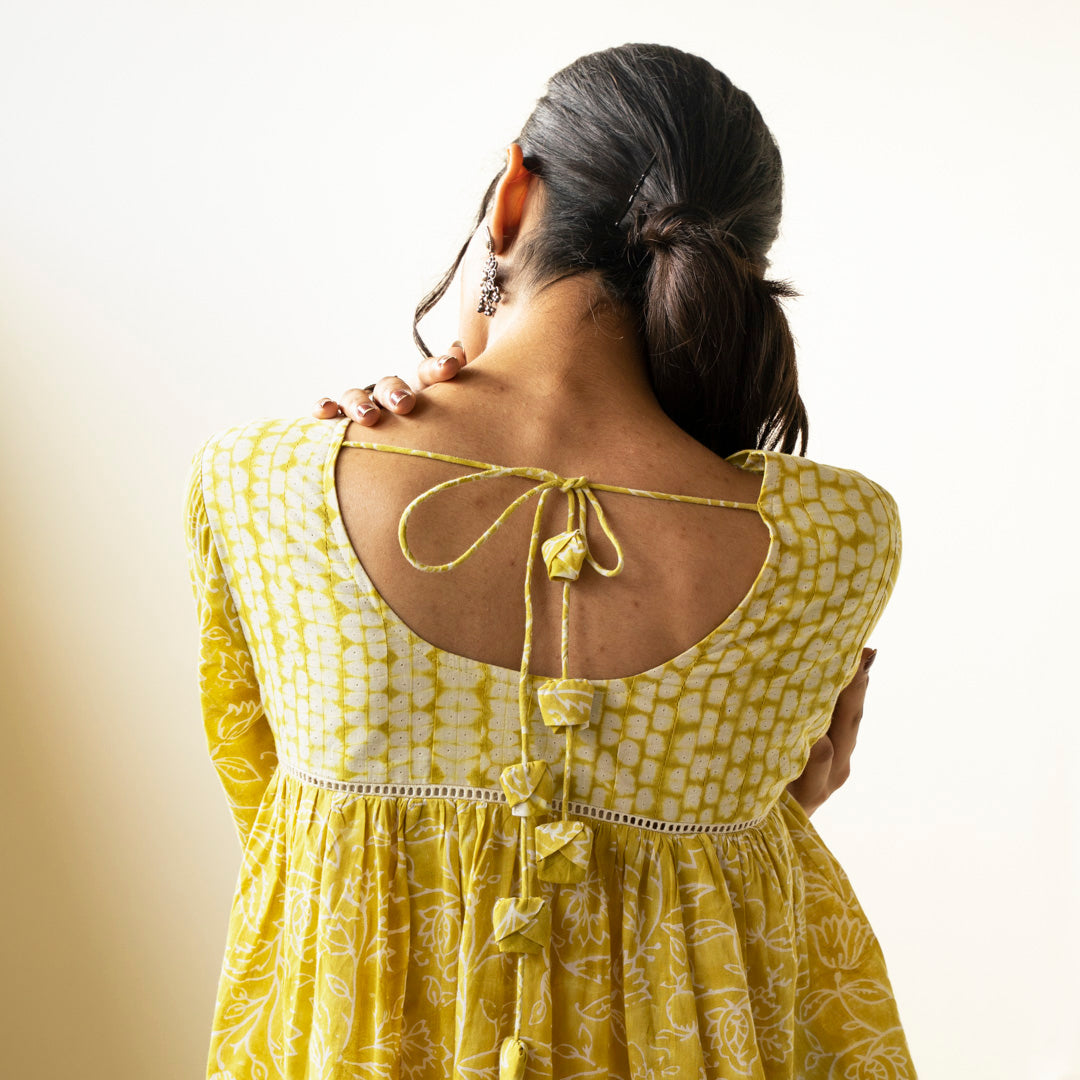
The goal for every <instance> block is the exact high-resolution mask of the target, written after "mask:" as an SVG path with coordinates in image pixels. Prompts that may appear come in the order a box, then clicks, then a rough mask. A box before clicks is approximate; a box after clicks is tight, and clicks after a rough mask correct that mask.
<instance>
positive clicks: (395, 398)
mask: <svg viewBox="0 0 1080 1080" xmlns="http://www.w3.org/2000/svg"><path fill="white" fill-rule="evenodd" d="M410 397H412V394H411V393H410V392H409V391H408V390H394V391H392V392H391V394H390V404H391V405H400V404H401V402H403V401H404V400H405V399H406V398H410Z"/></svg>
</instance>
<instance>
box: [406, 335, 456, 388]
mask: <svg viewBox="0 0 1080 1080" xmlns="http://www.w3.org/2000/svg"><path fill="white" fill-rule="evenodd" d="M464 366H465V350H464V349H463V348H462V347H461V342H460V341H455V342H454V343H453V345H451V346H450V348H449V349H447V350H446V352H444V353H443V354H442V355H441V356H429V357H428V358H427V359H426V360H421V361H420V366H419V367H418V368H417V369H416V375H417V378H419V380H420V386H421V389H422V388H423V387H425V386H431V384H432V383H437V382H446V380H447V379H452V378H453V377H454V376H455V375H456V374H457V373H458V372H459V371H460V370H461V369H462V368H463V367H464Z"/></svg>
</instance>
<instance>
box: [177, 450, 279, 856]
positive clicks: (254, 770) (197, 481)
mask: <svg viewBox="0 0 1080 1080" xmlns="http://www.w3.org/2000/svg"><path fill="white" fill-rule="evenodd" d="M205 447H206V444H205V443H204V444H203V445H202V446H201V447H199V449H198V451H196V453H195V456H194V458H193V459H192V462H191V467H190V472H189V474H188V480H187V484H186V489H187V490H186V497H185V523H186V530H185V540H186V544H187V555H188V568H189V571H190V575H191V586H192V590H193V591H194V594H195V604H196V609H197V614H198V620H199V660H198V674H199V695H200V700H201V703H202V715H203V728H204V730H205V732H206V742H207V747H208V749H209V751H210V759H211V761H212V762H213V764H214V768H215V769H216V770H217V774H218V779H219V780H220V781H221V786H222V787H223V788H224V789H225V797H226V800H227V801H228V804H229V810H230V812H231V813H232V816H233V821H234V823H235V825H236V831H237V834H238V835H239V837H240V845H241V847H246V845H247V841H248V837H249V836H250V834H251V830H252V827H253V826H254V824H255V818H256V815H257V814H258V811H259V806H260V804H261V802H262V797H263V794H264V792H265V791H266V787H267V785H268V784H269V782H270V778H271V776H272V775H273V773H274V769H275V768H276V766H277V751H276V749H275V745H274V733H273V731H272V729H271V727H270V723H269V721H268V719H267V716H266V713H265V712H264V710H263V704H262V694H261V691H260V688H259V680H258V678H257V677H256V674H255V664H254V661H253V660H252V656H251V652H250V650H249V648H248V644H247V641H246V639H245V637H244V631H243V627H242V626H241V623H240V618H239V615H238V614H237V610H236V605H235V603H234V601H233V596H232V593H231V591H230V590H229V586H228V583H227V581H226V579H225V572H224V569H223V567H222V565H221V560H220V559H219V557H218V551H217V547H216V545H215V544H214V537H213V533H212V532H211V529H210V520H209V518H208V517H207V513H206V504H205V502H204V499H203V488H202V459H203V452H204V450H205Z"/></svg>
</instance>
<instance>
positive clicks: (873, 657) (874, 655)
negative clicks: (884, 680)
mask: <svg viewBox="0 0 1080 1080" xmlns="http://www.w3.org/2000/svg"><path fill="white" fill-rule="evenodd" d="M876 659H877V649H874V651H873V652H872V653H871V654H870V655H869V656H868V657H867V658H866V663H865V664H863V671H869V670H870V665H871V664H872V663H873V662H874V661H875V660H876Z"/></svg>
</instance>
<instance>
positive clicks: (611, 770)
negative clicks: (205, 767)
mask: <svg viewBox="0 0 1080 1080" xmlns="http://www.w3.org/2000/svg"><path fill="white" fill-rule="evenodd" d="M348 423H349V421H348V418H345V417H343V418H340V419H339V420H338V421H336V422H329V421H326V420H315V419H313V418H303V419H299V420H293V419H259V420H255V421H253V422H251V423H248V424H244V425H238V426H235V427H231V428H228V429H225V430H223V431H220V432H217V433H215V434H214V435H212V436H210V437H209V438H208V439H207V440H206V441H205V442H204V443H203V444H202V446H200V447H199V449H198V450H197V452H196V453H195V456H194V458H193V460H192V467H191V471H190V476H189V481H188V485H187V494H186V527H187V542H188V551H189V557H190V567H191V574H192V584H193V587H194V590H195V595H196V600H197V606H198V613H199V624H200V650H199V681H200V688H201V700H202V711H203V720H204V725H205V733H206V738H207V742H208V747H209V751H210V757H211V759H212V761H213V764H214V767H215V769H216V770H217V773H218V776H219V778H220V781H221V784H222V786H223V787H224V790H225V794H226V797H227V799H228V803H229V807H230V809H231V812H232V815H233V818H234V821H235V824H236V828H237V831H238V834H239V838H240V843H241V846H242V850H243V855H242V863H241V868H240V872H239V876H238V879H237V883H236V891H235V896H234V899H233V905H232V910H231V914H230V918H229V927H228V937H227V943H226V949H225V956H224V959H223V963H222V968H221V974H220V981H219V986H218V994H217V1000H216V1005H215V1009H214V1014H213V1023H212V1036H211V1044H210V1051H209V1059H208V1066H207V1076H208V1078H209V1080H253V1078H257V1080H278V1078H281V1080H367V1078H375V1077H379V1078H393V1080H398V1078H400V1080H496V1078H498V1080H507V1078H510V1077H515V1078H526V1080H541V1078H544V1080H546V1078H567V1080H569V1078H574V1080H585V1078H590V1080H591V1078H595V1080H601V1078H603V1080H609V1078H612V1077H618V1078H633V1080H655V1078H659V1077H669V1078H673V1080H683V1078H693V1080H698V1078H700V1080H713V1078H717V1080H720V1078H724V1080H727V1078H736V1077H738V1078H740V1080H815V1078H821V1080H826V1078H829V1080H834V1078H835V1080H858V1078H863V1077H867V1078H869V1077H873V1078H883V1080H905V1078H910V1077H914V1076H915V1070H914V1067H913V1065H912V1062H911V1058H910V1055H909V1052H908V1047H907V1043H906V1040H905V1037H904V1032H903V1030H902V1027H901V1024H900V1020H899V1017H898V1012H897V1007H896V1002H895V999H894V996H893V992H892V988H891V986H890V983H889V977H888V974H887V971H886V967H885V961H884V958H883V956H882V953H881V949H880V947H879V944H878V941H877V939H876V937H875V935H874V932H873V930H872V929H871V926H870V923H869V922H868V920H867V918H866V915H865V914H864V912H863V910H862V908H861V906H860V904H859V901H858V899H857V898H856V896H855V894H854V892H853V891H852V888H851V885H850V883H849V881H848V878H847V876H846V875H845V873H844V871H843V869H842V868H841V867H840V865H839V863H838V862H837V861H836V859H835V858H834V856H833V855H832V853H831V852H830V851H829V849H828V848H827V847H826V846H825V844H824V843H823V842H822V840H821V838H820V837H819V836H818V833H817V831H816V830H815V829H814V826H813V825H812V824H811V823H810V821H809V820H808V819H807V817H806V814H805V813H804V812H803V810H802V808H801V807H800V806H799V804H798V803H797V802H796V801H795V800H794V798H792V797H791V795H790V794H788V792H787V791H786V785H787V784H788V782H789V781H790V780H792V779H794V778H795V777H796V776H798V775H799V774H800V773H801V771H802V769H803V766H804V764H805V762H806V760H807V756H808V753H809V749H810V746H811V745H812V744H813V743H814V742H815V741H816V740H817V739H818V738H819V737H820V736H821V735H822V734H824V733H825V731H827V730H828V727H829V723H830V719H831V714H832V710H833V706H834V704H835V701H836V698H837V695H838V694H839V692H840V690H841V689H842V688H843V687H844V686H845V685H846V684H847V683H848V682H849V681H850V680H851V678H852V677H853V676H854V674H855V671H856V668H857V665H858V663H859V660H860V653H861V650H862V647H863V646H864V644H865V643H866V641H867V638H868V637H869V635H870V633H871V631H872V629H873V627H874V626H875V624H876V623H877V621H878V619H879V617H880V616H881V613H882V610H883V608H884V606H885V604H886V602H887V600H888V598H889V596H890V594H891V592H892V589H893V585H894V583H895V579H896V575H897V571H898V568H899V563H900V552H901V541H900V522H899V516H898V514H897V508H896V503H895V501H894V500H893V498H892V497H891V496H890V495H889V493H888V492H887V491H885V490H884V489H883V488H882V487H881V486H880V485H879V484H877V483H875V482H874V481H872V480H868V479H867V478H866V477H864V476H862V475H861V474H860V473H857V472H854V471H853V470H849V469H841V468H835V467H832V466H827V465H822V464H818V463H816V462H813V461H809V460H807V459H805V458H802V457H799V456H795V455H789V454H783V453H780V452H778V451H762V450H743V451H739V452H738V453H736V454H733V455H732V456H731V457H729V458H728V459H727V460H728V461H729V462H731V463H732V464H734V465H736V466H738V467H739V468H742V469H745V470H747V471H749V472H756V473H762V474H763V480H762V486H761V494H760V496H759V498H758V500H757V502H756V503H736V502H732V501H725V500H707V499H688V498H686V497H683V496H672V495H668V494H666V493H663V492H648V491H634V490H632V489H628V488H618V487H613V486H611V485H604V484H601V483H598V482H595V481H592V480H590V479H588V478H586V477H560V476H557V475H555V474H553V473H550V472H547V471H545V470H543V469H535V468H524V467H521V468H513V469H508V468H505V467H502V466H495V465H490V464H488V463H485V462H476V461H470V460H468V459H464V458H453V457H449V456H447V455H439V454H432V453H429V452H426V451H416V450H409V449H403V448H400V447H392V446H382V445H378V444H374V443H345V442H344V434H345V429H346V428H347V426H348ZM343 445H355V446H361V447H368V448H370V449H379V450H386V451H393V452H397V453H406V454H419V455H421V456H424V457H429V458H431V457H434V458H440V459H443V460H447V461H454V462H457V463H459V464H462V465H468V466H470V467H472V468H474V469H475V470H477V471H475V472H473V473H470V474H468V475H464V476H455V477H454V478H453V479H451V480H448V481H447V482H446V483H445V484H440V485H436V487H434V488H431V489H429V491H428V492H426V493H425V494H424V495H422V496H420V498H426V497H429V496H435V493H436V492H438V491H439V490H441V489H444V488H448V487H453V486H457V485H460V484H462V483H468V482H481V481H482V480H483V479H484V478H485V477H486V476H491V475H506V474H507V473H511V474H513V475H518V476H526V477H530V478H533V479H535V481H536V484H535V486H534V487H533V488H532V489H530V490H529V491H528V492H526V493H525V494H523V495H522V496H520V497H519V498H518V499H516V500H514V502H513V503H511V504H510V505H509V506H508V508H507V510H506V511H504V513H503V515H502V516H501V517H500V518H499V520H498V521H496V522H495V523H494V524H493V525H491V526H490V527H489V528H488V529H487V531H486V532H484V533H483V534H482V535H480V536H479V538H478V539H477V541H476V542H475V543H474V544H473V545H472V547H470V548H469V550H468V551H466V552H465V553H463V554H462V555H461V556H460V557H459V558H458V559H455V560H454V561H453V562H450V563H446V564H442V565H439V566H425V565H424V564H420V563H418V562H417V561H416V560H415V559H414V558H413V556H412V555H411V552H410V551H409V549H408V545H407V543H406V540H405V531H406V526H407V523H408V517H409V514H410V513H411V511H412V508H413V507H415V505H416V504H417V502H419V501H420V500H419V499H417V500H414V502H413V503H412V504H410V507H409V508H407V509H406V511H405V513H404V514H403V515H402V519H401V529H400V541H401V545H402V550H403V551H404V552H405V554H406V556H407V557H408V558H409V559H410V561H411V562H412V563H413V565H415V566H418V567H419V568H420V569H426V570H431V571H435V572H451V571H452V568H453V566H455V565H457V563H459V562H460V561H461V560H462V559H464V558H466V557H467V556H468V555H469V554H470V553H471V552H472V551H474V550H475V549H476V547H477V546H479V544H481V543H482V542H483V541H484V540H485V539H486V538H487V537H488V536H490V535H491V533H492V532H493V531H494V529H496V528H497V527H498V526H499V524H500V523H501V521H503V520H505V518H506V517H507V516H508V515H509V514H510V513H511V512H513V511H514V509H515V508H516V507H517V506H519V505H521V504H522V503H524V502H526V501H527V500H529V499H531V498H534V497H535V498H536V503H537V506H536V517H535V518H534V528H533V534H532V541H531V549H530V558H529V562H528V567H529V570H528V571H527V577H526V585H525V600H526V643H525V653H524V655H523V657H522V665H521V670H520V671H511V670H509V669H507V668H502V667H498V666H495V665H491V664H484V663H481V662H479V661H476V660H472V659H467V658H465V657H462V656H458V655H456V654H454V653H449V652H446V651H445V650H442V649H438V648H435V647H434V646H433V645H431V644H429V643H428V642H426V641H424V640H423V639H421V638H420V637H418V636H417V635H416V634H415V633H413V632H412V631H411V630H410V629H409V628H408V627H407V626H406V625H405V624H404V623H403V622H402V620H401V619H400V618H399V617H398V616H397V615H396V614H395V613H394V611H393V610H391V608H390V607H389V606H388V605H387V604H386V602H385V601H384V600H383V598H382V597H381V596H380V595H379V593H378V592H377V591H376V590H375V588H374V587H373V585H372V583H371V581H370V580H369V578H368V577H367V575H366V574H365V572H364V569H363V567H362V565H361V564H360V562H359V560H358V558H357V556H356V553H355V552H354V550H353V548H352V546H351V545H350V543H349V540H348V536H347V534H346V532H345V529H344V525H343V523H342V518H341V513H340V509H339V505H338V501H337V496H336V492H335V487H334V464H335V461H336V458H337V455H338V454H339V452H340V449H341V447H342V446H343ZM598 492H600V493H607V492H611V493H617V494H605V495H604V500H605V501H606V500H607V499H608V498H622V497H623V496H624V495H626V494H632V495H637V496H642V497H648V498H659V499H672V500H675V501H689V502H699V503H709V504H713V505H718V506H727V507H735V508H740V509H750V510H754V511H755V512H757V513H759V514H760V515H761V517H762V518H763V520H764V521H765V522H766V524H767V525H768V528H769V533H770V537H771V542H770V547H769V554H768V557H767V559H766V562H765V564H764V565H763V567H762V569H761V571H760V573H759V574H758V577H757V580H756V581H755V583H754V585H753V586H752V588H751V590H750V592H749V593H748V594H747V595H746V596H745V597H744V598H743V600H742V602H741V603H740V604H739V606H738V607H737V608H736V610H735V611H733V612H732V614H731V615H730V616H729V617H728V618H727V619H725V620H724V622H723V623H722V624H721V625H720V626H718V627H716V628H715V629H714V630H712V631H711V632H710V633H709V634H708V635H707V636H706V637H705V638H704V639H703V640H702V641H700V642H698V643H697V644H696V645H694V646H692V647H691V648H689V649H687V650H686V651H685V652H683V653H682V654H681V655H679V656H677V657H675V658H674V659H672V660H670V661H668V662H666V663H663V664H660V665H658V666H656V667H654V668H651V669H650V670H648V671H644V672H641V673H640V674H638V675H635V676H633V677H626V678H619V679H584V678H580V677H575V678H568V677H565V676H566V675H567V668H566V655H567V652H566V646H567V643H566V625H567V623H566V611H567V606H568V604H569V603H570V602H571V594H572V592H573V590H572V588H571V585H572V582H573V581H574V580H575V579H576V577H577V576H578V574H579V573H580V572H581V571H582V570H583V567H584V563H585V562H588V563H589V565H590V566H591V567H592V568H593V569H594V570H596V571H597V572H599V573H601V574H608V575H610V574H613V573H617V572H619V570H620V569H621V565H622V559H623V552H622V549H621V547H620V545H619V543H618V539H617V537H616V536H615V535H614V534H613V532H612V530H611V529H610V527H609V525H608V523H607V520H606V518H605V517H604V515H603V505H602V503H601V501H600V498H599V497H598V495H597V493H598ZM549 496H554V497H556V498H560V497H565V498H566V500H567V504H568V518H567V528H566V530H565V532H563V533H561V534H559V535H558V536H556V537H549V538H547V540H546V541H544V542H542V540H541V538H540V537H539V535H538V525H539V521H540V507H541V506H542V504H543V501H544V500H545V499H546V498H547V497H549ZM587 509H591V510H592V514H591V515H590V514H587V513H586V510H587ZM590 521H592V522H595V523H597V524H598V525H599V527H600V528H602V529H604V530H605V531H606V532H607V534H608V536H609V538H610V539H611V540H612V543H613V545H614V547H615V550H616V552H617V555H618V562H617V563H616V565H615V566H608V567H605V566H601V565H600V564H598V563H597V562H596V561H595V560H594V559H593V557H592V554H591V552H590V550H589V535H588V534H589V530H590V529H591V528H594V527H596V526H595V525H590V524H588V523H589V522H590ZM595 535H596V534H595V533H594V534H593V537H594V538H595ZM538 554H539V555H540V557H541V559H540V560H538V559H537V557H536V556H537V555H538ZM626 558H628V559H632V558H633V552H628V553H627V554H626ZM541 560H542V561H541ZM534 564H536V565H537V566H542V567H544V568H546V571H547V573H548V574H549V575H550V576H551V577H553V578H556V579H561V580H563V581H564V582H565V584H564V589H563V641H562V648H563V676H564V677H563V678H560V679H549V678H545V677H539V676H535V675H533V674H532V673H531V672H530V671H529V670H528V658H529V649H530V642H531V608H530V604H529V588H530V577H529V576H528V575H529V574H531V573H532V572H534V571H533V567H534Z"/></svg>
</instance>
